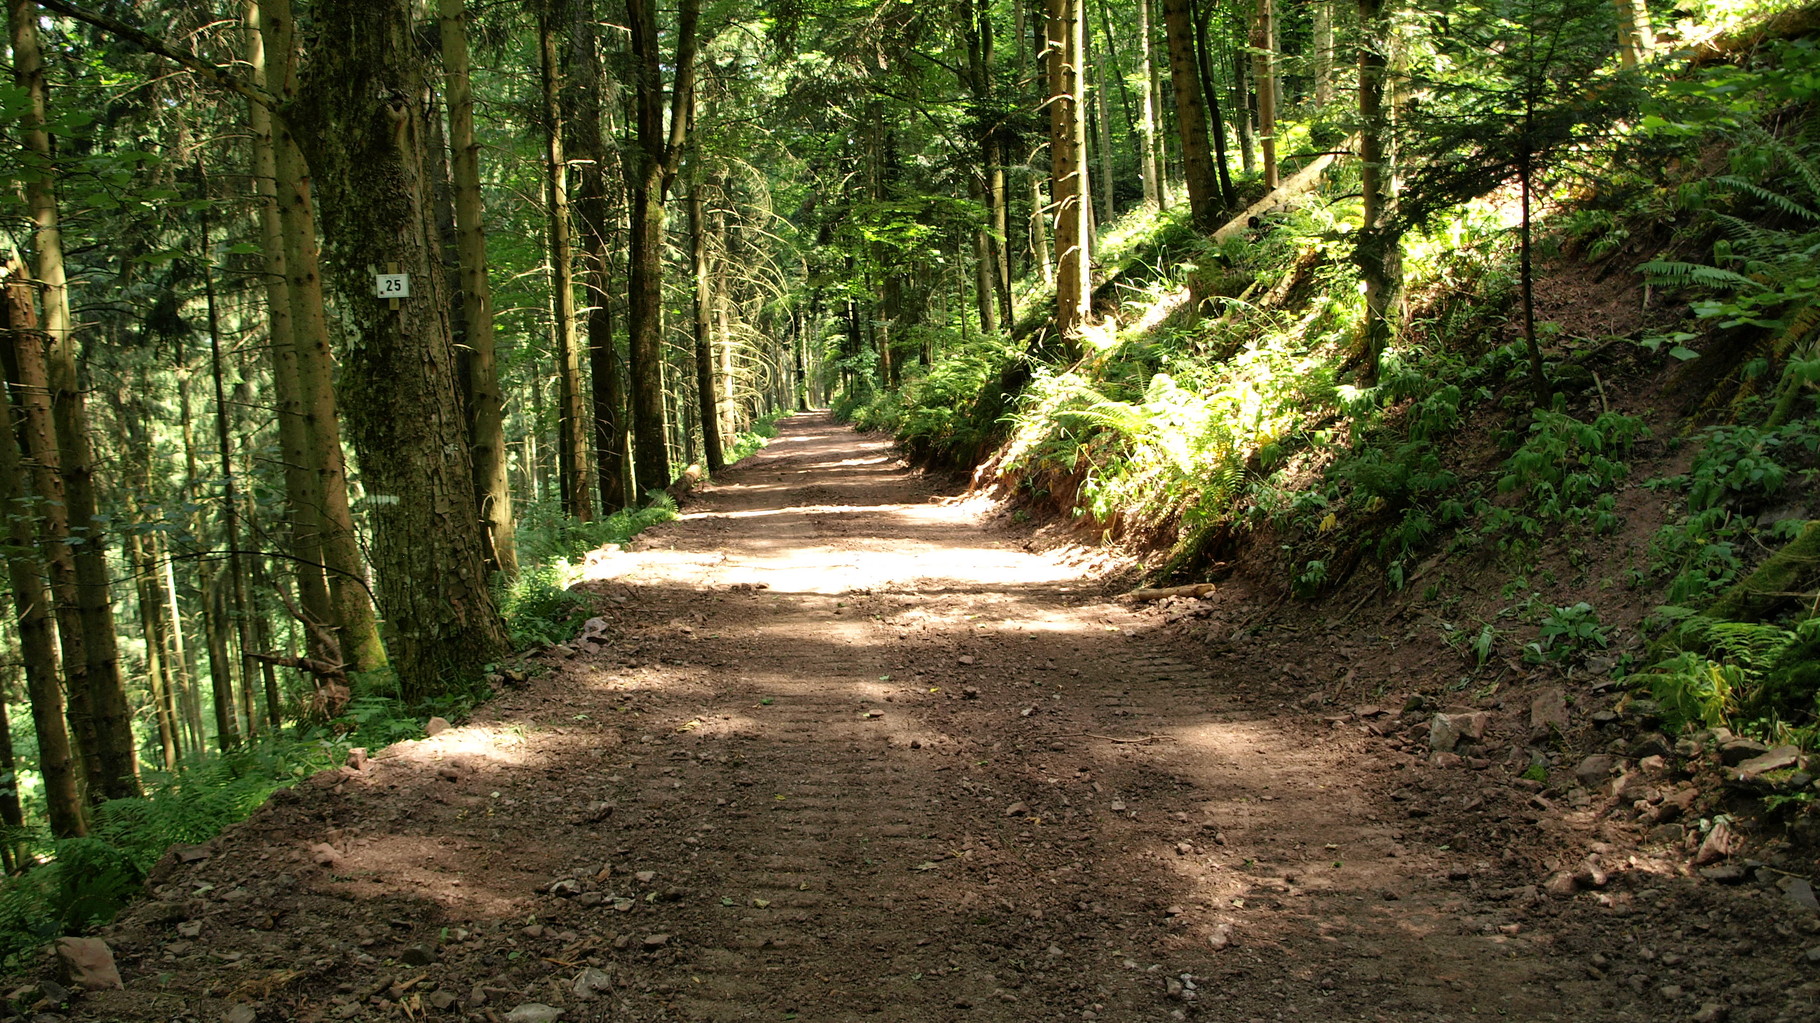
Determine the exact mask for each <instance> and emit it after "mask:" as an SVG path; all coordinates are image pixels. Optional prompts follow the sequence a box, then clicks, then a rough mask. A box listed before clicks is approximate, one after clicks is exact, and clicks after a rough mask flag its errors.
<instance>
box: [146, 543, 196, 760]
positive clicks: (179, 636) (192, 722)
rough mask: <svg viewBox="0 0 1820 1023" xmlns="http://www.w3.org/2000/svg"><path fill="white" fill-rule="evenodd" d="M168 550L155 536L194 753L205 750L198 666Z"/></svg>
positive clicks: (178, 693)
mask: <svg viewBox="0 0 1820 1023" xmlns="http://www.w3.org/2000/svg"><path fill="white" fill-rule="evenodd" d="M168 555H169V551H167V550H165V549H164V548H163V547H162V541H160V539H159V534H153V536H152V557H153V559H154V560H155V563H157V564H161V565H163V566H164V600H165V604H166V606H167V607H168V608H169V610H170V629H171V633H170V635H171V662H172V664H173V671H174V673H175V674H176V678H177V683H178V687H177V691H176V694H175V695H176V697H177V708H178V710H179V711H180V714H179V720H181V722H182V724H183V727H184V729H185V730H186V731H187V732H188V734H189V738H188V739H187V740H185V742H184V745H185V746H186V747H187V748H189V749H192V750H197V751H200V750H202V749H203V748H204V746H205V743H204V742H203V736H202V698H201V696H200V695H199V694H198V693H197V691H196V664H195V661H194V659H193V658H192V657H191V656H190V649H191V647H190V646H189V644H188V642H187V640H186V638H185V637H184V634H183V608H182V605H181V604H180V603H179V602H178V599H177V568H176V564H175V562H174V561H173V560H172V559H171V558H170V557H169V556H168Z"/></svg>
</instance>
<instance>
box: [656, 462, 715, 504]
mask: <svg viewBox="0 0 1820 1023" xmlns="http://www.w3.org/2000/svg"><path fill="white" fill-rule="evenodd" d="M707 474H708V472H707V470H706V469H703V468H702V467H701V466H700V465H699V464H697V465H691V466H689V467H688V468H687V469H684V470H683V471H682V475H681V476H678V477H676V481H675V482H674V483H671V484H670V485H669V486H667V487H665V488H664V493H666V494H669V495H670V497H671V499H672V500H675V501H677V502H681V501H682V499H683V498H685V497H687V496H689V491H691V490H694V489H695V488H696V486H697V485H698V484H700V483H701V481H702V478H703V477H705V476H706V475H707Z"/></svg>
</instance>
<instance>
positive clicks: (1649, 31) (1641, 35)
mask: <svg viewBox="0 0 1820 1023" xmlns="http://www.w3.org/2000/svg"><path fill="white" fill-rule="evenodd" d="M1612 2H1613V3H1614V4H1616V5H1617V8H1618V63H1619V65H1620V66H1621V67H1623V68H1624V69H1625V70H1627V71H1635V70H1636V69H1637V68H1638V67H1639V66H1640V65H1641V64H1643V62H1644V61H1647V60H1649V58H1650V57H1651V56H1652V55H1653V54H1654V53H1655V49H1656V30H1655V28H1654V27H1652V26H1651V24H1650V20H1649V4H1648V3H1646V2H1645V0H1612Z"/></svg>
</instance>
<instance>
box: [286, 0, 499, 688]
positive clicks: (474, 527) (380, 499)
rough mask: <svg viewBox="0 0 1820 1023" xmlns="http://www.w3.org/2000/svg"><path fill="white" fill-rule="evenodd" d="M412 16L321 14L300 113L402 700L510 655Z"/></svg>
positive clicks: (378, 6) (361, 1)
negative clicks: (434, 197)
mask: <svg viewBox="0 0 1820 1023" xmlns="http://www.w3.org/2000/svg"><path fill="white" fill-rule="evenodd" d="M414 14H415V4H414V3H413V2H412V0H323V2H321V3H319V4H317V5H316V18H317V21H316V24H317V27H318V31H317V34H316V36H315V37H314V42H315V47H316V48H315V50H314V52H313V53H312V54H311V59H310V62H309V67H308V74H307V75H306V76H305V77H304V79H303V81H302V83H301V88H300V91H299V94H298V99H297V102H296V103H295V104H294V105H293V110H292V121H293V123H294V124H295V125H296V127H297V129H298V135H297V137H298V139H299V141H304V140H308V143H309V151H308V157H309V160H310V166H311V168H312V169H313V171H314V172H315V174H316V175H317V180H318V181H319V182H320V185H321V192H322V197H323V211H324V226H325V227H326V228H327V238H328V242H329V246H328V249H327V253H328V255H329V258H330V266H331V267H332V269H333V272H334V274H335V277H336V281H337V284H338V286H339V290H340V293H341V296H342V309H343V310H344V313H345V315H346V316H347V318H348V321H349V325H350V331H349V333H350V337H349V344H348V348H347V351H346V353H345V357H344V366H343V373H342V379H343V394H342V399H343V400H342V408H343V409H344V411H345V413H346V418H347V424H348V432H349V434H350V435H351V436H352V437H353V439H354V444H355V450H356V451H357V452H358V453H359V455H360V465H361V471H362V474H363V479H364V481H365V484H366V489H367V493H368V494H369V495H370V498H371V500H372V502H373V504H374V514H373V519H374V527H375V529H374V532H375V535H374V539H373V565H374V568H375V570H376V573H377V575H378V580H379V606H380V609H381V610H382V611H383V612H384V613H385V616H386V619H387V622H388V624H389V626H390V628H391V630H392V643H391V644H390V645H391V647H392V653H393V663H394V665H395V666H396V668H397V672H398V678H399V687H400V690H401V692H402V693H403V694H404V696H405V697H406V698H407V699H421V698H424V697H428V696H432V695H435V694H438V693H441V692H445V691H447V689H448V688H449V687H450V686H451V685H454V684H458V683H460V682H463V681H465V680H468V679H471V678H473V677H475V676H477V675H478V674H479V672H480V670H481V669H482V667H483V666H484V665H486V664H487V663H489V662H491V661H493V660H495V659H497V658H498V657H500V656H501V655H503V654H504V653H506V652H507V650H508V649H509V646H510V643H509V640H508V639H507V637H506V632H505V625H504V622H503V621H502V620H501V618H500V616H499V610H498V608H497V607H496V606H495V604H494V601H493V595H492V592H491V590H490V589H489V588H488V585H487V568H486V562H485V558H484V556H483V550H484V541H483V539H482V537H481V526H480V521H479V517H478V516H477V515H475V514H474V507H473V497H474V475H473V462H472V460H471V458H470V456H469V453H468V443H467V422H466V416H465V414H464V410H463V407H462V398H461V394H460V391H459V388H458V386H457V380H456V359H455V348H454V343H453V339H452V336H451V332H450V324H449V319H448V303H447V301H446V298H447V291H446V288H447V284H446V282H445V281H444V280H443V274H442V260H441V256H440V252H439V240H438V236H437V232H436V227H435V222H434V217H433V215H432V211H431V210H430V208H429V207H430V201H431V195H430V181H429V178H428V175H427V173H426V154H425V144H426V139H427V136H428V130H427V125H426V124H425V117H426V111H425V109H424V107H423V96H424V90H423V66H422V61H421V58H420V57H419V55H418V48H417V45H416V42H415V39H414V37H413V21H414ZM391 267H396V268H397V272H399V273H404V274H408V275H410V279H411V297H409V298H406V299H402V300H399V299H381V298H379V297H377V296H376V295H375V291H374V281H373V276H372V268H380V269H381V270H382V271H383V270H385V269H388V268H391Z"/></svg>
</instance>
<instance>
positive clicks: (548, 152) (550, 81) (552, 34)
mask: <svg viewBox="0 0 1820 1023" xmlns="http://www.w3.org/2000/svg"><path fill="white" fill-rule="evenodd" d="M537 44H538V52H539V54H540V55H541V61H540V65H541V70H542V80H543V112H544V118H545V122H546V123H545V126H544V127H545V136H546V137H545V143H546V146H545V149H544V174H545V182H546V184H547V186H548V194H549V200H550V202H549V215H550V293H551V303H550V305H551V309H552V310H553V314H554V315H553V320H552V322H551V325H550V328H551V333H552V334H554V335H555V342H556V343H555V348H556V438H557V444H556V451H557V473H556V478H557V484H558V486H560V487H561V488H562V510H563V513H564V514H566V515H569V516H572V517H574V518H576V519H578V520H580V521H583V522H586V521H588V520H590V519H592V518H593V517H594V481H593V480H592V479H591V478H590V475H589V472H588V450H589V445H588V429H587V424H588V421H589V419H590V418H592V417H590V416H589V415H588V410H587V409H586V408H585V407H584V406H583V404H582V388H581V351H580V348H579V346H578V345H577V343H576V333H575V244H574V242H573V241H572V240H571V234H570V223H569V161H568V158H567V157H566V156H565V155H564V153H563V138H562V136H563V116H562V114H563V110H562V107H563V104H562V90H563V88H564V83H563V81H562V69H561V67H560V65H559V64H558V62H557V56H556V30H555V28H554V27H553V26H552V24H551V16H550V15H548V14H545V15H542V16H540V17H539V18H538V22H537Z"/></svg>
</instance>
